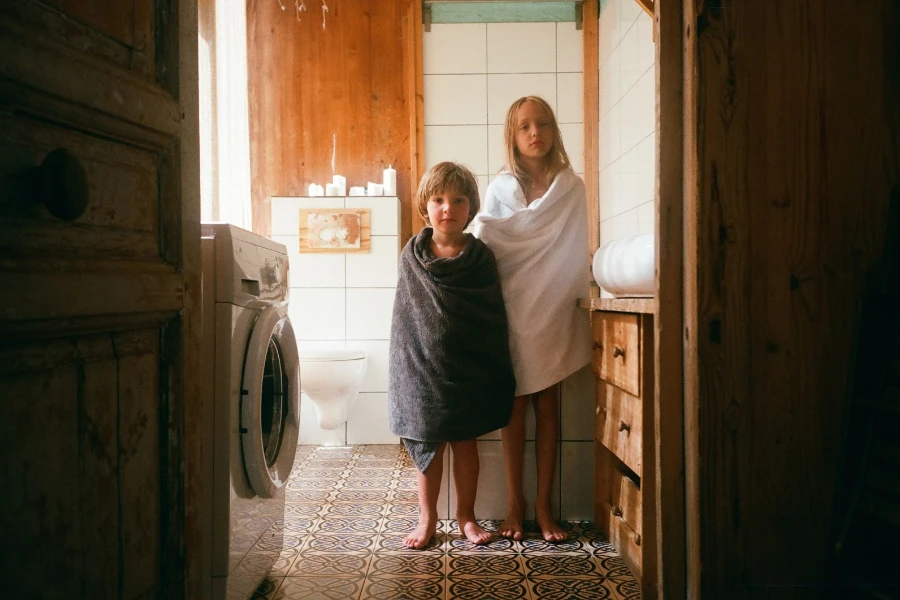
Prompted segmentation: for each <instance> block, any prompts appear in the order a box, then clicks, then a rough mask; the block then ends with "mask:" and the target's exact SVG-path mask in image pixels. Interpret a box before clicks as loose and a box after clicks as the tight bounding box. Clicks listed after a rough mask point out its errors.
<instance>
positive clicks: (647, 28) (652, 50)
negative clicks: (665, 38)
mask: <svg viewBox="0 0 900 600" xmlns="http://www.w3.org/2000/svg"><path fill="white" fill-rule="evenodd" d="M637 34H638V43H639V44H640V47H639V48H638V65H639V66H641V67H645V68H646V67H649V66H650V65H652V64H653V63H654V62H656V43H655V42H654V40H653V18H652V17H650V15H648V14H647V13H645V12H644V11H641V14H640V15H639V16H638V20H637Z"/></svg>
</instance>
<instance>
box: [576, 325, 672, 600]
mask: <svg viewBox="0 0 900 600" xmlns="http://www.w3.org/2000/svg"><path fill="white" fill-rule="evenodd" d="M591 327H592V329H593V347H594V354H593V359H592V365H593V370H594V374H595V375H596V376H597V394H596V420H595V426H594V469H595V472H594V522H595V526H596V527H597V529H598V530H599V531H601V532H603V533H605V534H606V535H607V536H608V537H609V541H610V543H612V545H613V546H614V547H615V548H616V550H617V551H618V552H619V554H620V555H621V556H622V558H623V559H624V561H625V563H626V564H627V565H628V568H629V569H631V571H632V573H633V574H634V576H635V578H636V579H637V580H638V581H639V582H640V584H641V591H642V597H643V598H644V599H645V600H647V599H651V598H656V597H657V574H656V510H655V506H656V500H655V476H656V473H655V468H654V465H655V456H654V452H655V448H654V421H653V389H654V375H653V374H654V369H653V315H652V314H645V313H630V312H617V311H612V310H609V311H608V310H594V311H592V312H591Z"/></svg>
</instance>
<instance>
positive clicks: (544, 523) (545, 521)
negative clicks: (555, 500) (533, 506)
mask: <svg viewBox="0 0 900 600" xmlns="http://www.w3.org/2000/svg"><path fill="white" fill-rule="evenodd" d="M534 518H535V521H536V522H537V526H538V527H539V528H540V530H541V535H543V536H544V540H545V541H547V542H549V543H551V544H556V543H559V542H562V541H563V540H566V539H568V537H569V536H568V534H567V533H566V532H565V530H564V529H563V528H562V527H560V525H559V523H557V522H556V519H554V518H553V515H551V514H549V513H545V512H544V511H535V517H534Z"/></svg>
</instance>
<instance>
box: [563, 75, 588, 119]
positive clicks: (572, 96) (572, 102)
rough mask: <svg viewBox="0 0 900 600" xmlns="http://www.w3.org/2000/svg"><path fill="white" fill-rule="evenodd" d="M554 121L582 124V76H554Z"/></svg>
mask: <svg viewBox="0 0 900 600" xmlns="http://www.w3.org/2000/svg"><path fill="white" fill-rule="evenodd" d="M556 106H557V111H556V120H557V122H559V123H584V75H582V74H581V73H559V74H558V75H557V76H556Z"/></svg>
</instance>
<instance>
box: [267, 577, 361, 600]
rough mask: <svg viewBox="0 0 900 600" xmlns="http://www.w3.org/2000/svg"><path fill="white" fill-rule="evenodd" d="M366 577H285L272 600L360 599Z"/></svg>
mask: <svg viewBox="0 0 900 600" xmlns="http://www.w3.org/2000/svg"><path fill="white" fill-rule="evenodd" d="M364 583H365V575H362V574H360V575H343V576H340V577H335V576H330V577H285V578H284V581H282V583H281V586H280V587H279V588H278V591H277V592H275V595H274V596H273V597H272V600H349V599H356V598H359V595H360V592H361V591H362V588H363V584H364Z"/></svg>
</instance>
